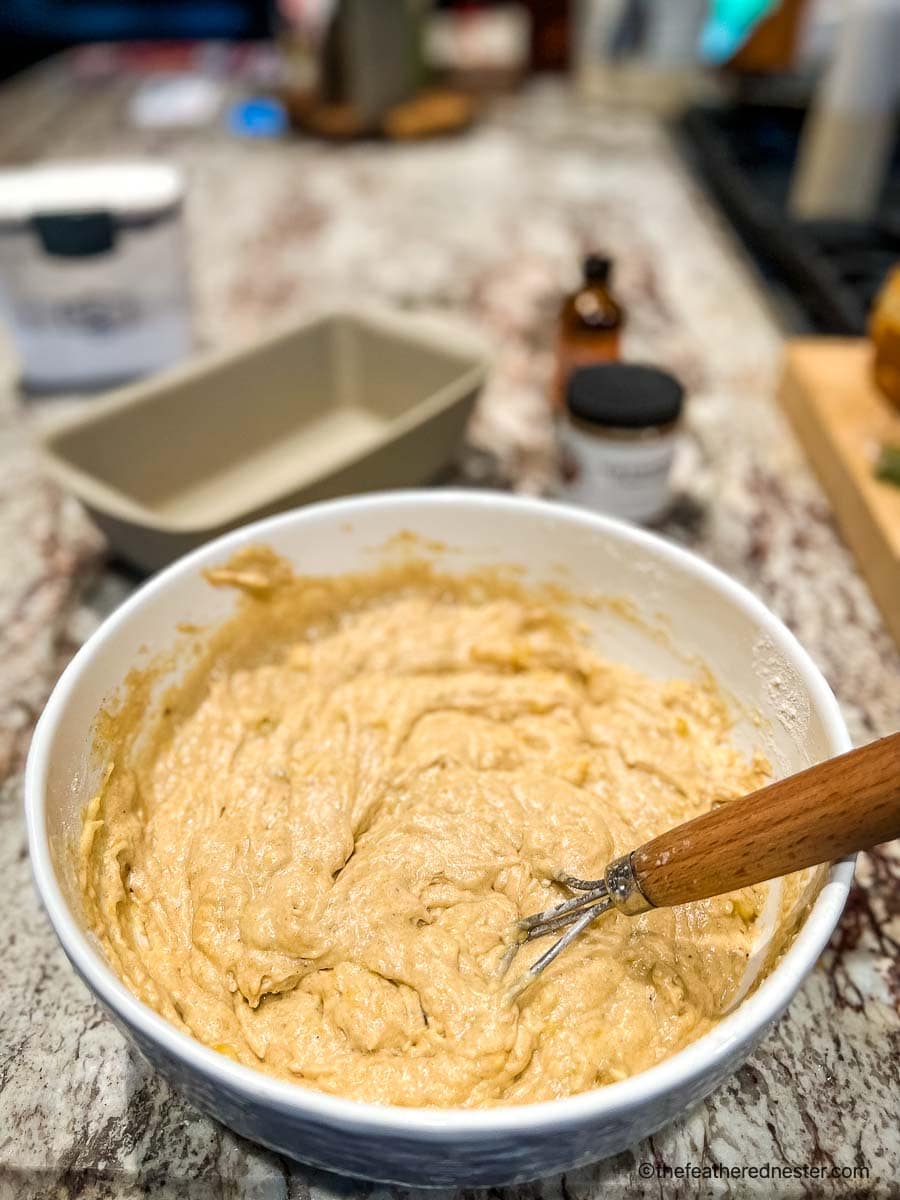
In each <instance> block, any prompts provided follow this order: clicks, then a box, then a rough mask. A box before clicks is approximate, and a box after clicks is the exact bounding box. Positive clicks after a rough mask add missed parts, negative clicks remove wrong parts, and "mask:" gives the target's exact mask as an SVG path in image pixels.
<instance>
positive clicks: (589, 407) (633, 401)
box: [566, 363, 684, 429]
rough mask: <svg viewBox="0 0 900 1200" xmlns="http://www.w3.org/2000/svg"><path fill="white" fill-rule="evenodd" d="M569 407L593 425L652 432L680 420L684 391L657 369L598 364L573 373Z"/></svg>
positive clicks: (674, 380) (567, 402) (568, 396)
mask: <svg viewBox="0 0 900 1200" xmlns="http://www.w3.org/2000/svg"><path fill="white" fill-rule="evenodd" d="M566 405H567V407H568V409H569V412H570V413H571V414H572V416H573V417H575V418H576V419H577V420H579V421H585V422H587V423H588V424H591V425H605V426H607V427H612V428H614V429H648V428H652V427H653V426H655V425H671V424H672V422H673V421H677V420H678V418H679V416H680V415H681V410H682V408H683V406H684V388H683V387H682V386H681V384H680V383H679V382H678V380H677V379H676V378H675V377H674V375H669V374H668V373H667V372H666V371H660V370H659V369H658V368H656V367H644V366H640V365H639V364H637V363H598V364H597V365H596V366H593V367H579V368H577V369H576V370H575V371H573V372H572V374H571V375H570V377H569V385H568V389H567V394H566Z"/></svg>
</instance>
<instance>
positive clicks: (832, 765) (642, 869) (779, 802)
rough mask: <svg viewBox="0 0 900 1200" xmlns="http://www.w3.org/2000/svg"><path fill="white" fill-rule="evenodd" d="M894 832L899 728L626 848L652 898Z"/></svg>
mask: <svg viewBox="0 0 900 1200" xmlns="http://www.w3.org/2000/svg"><path fill="white" fill-rule="evenodd" d="M898 836H900V733H894V734H891V735H890V737H886V738H881V740H880V741H877V742H872V743H871V744H870V745H868V746H863V747H862V748H861V749H859V750H851V751H850V753H849V754H842V755H840V756H839V757H838V758H832V759H829V760H828V761H827V762H824V763H820V764H819V765H818V766H815V767H810V768H809V770H807V771H801V772H800V773H799V774H798V775H791V776H789V777H788V778H787V779H780V780H779V781H778V782H777V783H771V784H769V785H768V787H764V788H760V789H759V791H756V792H751V793H750V795H748V796H743V797H742V798H741V799H740V800H732V801H729V802H728V803H726V804H723V805H722V806H721V807H720V808H716V809H714V810H713V811H712V812H708V813H705V814H704V815H703V816H702V817H697V818H696V819H695V820H693V821H688V822H686V823H685V824H684V825H679V826H677V827H676V828H675V829H671V830H669V832H668V833H663V834H661V835H660V836H659V837H657V838H654V839H653V841H651V842H647V843H646V845H644V846H641V847H640V848H639V849H637V850H635V851H634V852H633V854H632V855H631V865H632V870H633V872H634V875H635V877H636V880H637V882H638V884H639V885H640V889H641V891H642V892H643V893H644V896H645V897H646V898H647V900H649V901H650V903H651V904H653V905H655V906H656V907H668V906H670V905H674V904H686V903H687V902H688V901H691V900H705V899H706V898H707V897H708V896H718V895H721V894H722V893H723V892H731V891H734V890H735V889H736V888H741V887H747V886H748V885H749V884H752V883H762V882H764V881H765V880H767V879H774V878H775V877H776V876H778V875H787V874H789V873H790V872H791V871H799V870H801V869H802V868H803V867H811V866H814V865H815V864H817V863H824V862H831V861H832V860H833V859H836V858H841V857H843V856H844V855H845V854H850V853H852V852H853V851H855V850H865V849H868V847H870V846H875V845H877V844H878V843H879V842H886V841H889V840H890V839H891V838H895V837H898Z"/></svg>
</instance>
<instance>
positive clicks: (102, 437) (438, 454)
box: [39, 311, 487, 571]
mask: <svg viewBox="0 0 900 1200" xmlns="http://www.w3.org/2000/svg"><path fill="white" fill-rule="evenodd" d="M486 368H487V362H486V356H485V353H484V349H483V347H481V346H480V345H478V344H476V343H475V342H474V341H473V340H471V339H469V338H468V337H463V336H462V335H460V334H459V333H458V331H456V330H450V329H447V328H443V327H438V326H436V325H435V323H434V322H433V321H431V320H425V319H423V318H416V317H411V316H406V315H404V316H399V315H394V314H386V313H380V312H377V313H376V312H359V311H343V312H337V313H330V314H328V315H325V316H322V317H319V318H317V319H315V320H312V321H309V322H305V323H303V324H301V325H295V326H294V327H292V328H290V329H287V330H284V331H282V332H280V333H278V334H275V335H273V336H270V337H269V338H267V339H265V340H263V341H257V342H255V343H254V344H253V345H252V346H250V347H249V348H245V349H241V350H238V351H234V352H230V353H224V354H218V355H215V356H212V357H209V358H205V359H200V360H196V361H195V362H193V363H191V364H188V365H187V366H184V367H180V368H177V369H175V370H173V371H169V372H167V373H165V374H162V375H158V376H156V377H154V378H153V379H152V380H149V381H144V382H141V383H136V384H132V385H131V386H129V387H126V388H122V389H121V390H118V391H116V392H114V393H112V394H110V395H108V396H106V397H104V398H103V399H101V400H97V401H93V402H91V404H90V407H85V408H83V409H82V410H81V411H79V412H78V413H76V414H68V415H66V416H65V417H63V418H60V419H58V420H57V421H56V422H55V423H54V424H53V425H52V426H49V427H45V428H44V430H43V431H42V432H41V433H40V435H39V438H40V442H41V451H42V456H43V459H44V461H45V464H46V467H47V470H48V471H49V473H50V474H51V476H52V477H53V478H54V479H55V480H56V481H57V482H58V483H59V484H61V486H62V487H64V488H66V489H67V490H69V491H70V492H74V494H75V495H76V496H78V497H79V499H80V500H81V501H82V502H83V503H84V505H85V506H86V508H87V509H88V511H89V512H90V514H91V516H92V517H93V518H94V520H95V521H96V522H97V524H98V525H99V526H100V528H101V529H102V530H103V532H104V533H105V534H106V536H107V538H108V539H109V542H110V544H111V546H112V547H113V549H114V550H115V551H117V552H118V553H119V554H120V555H121V556H122V557H123V558H125V559H127V560H128V561H130V562H131V563H133V564H135V565H136V566H138V567H140V568H141V569H143V570H148V571H153V570H156V569H157V568H159V567H161V566H163V565H165V564H166V563H167V562H169V561H171V560H172V559H174V558H176V557H177V556H178V555H180V554H183V553H184V552H185V551H186V550H189V549H192V548H193V547H194V546H197V545H199V544H200V543H202V542H205V541H207V540H208V539H210V538H212V537H216V536H218V535H219V534H220V533H222V532H224V531H226V530H228V529H231V528H233V527H234V526H236V525H240V524H244V523H245V522H246V521H249V520H253V519H255V518H256V517H261V516H264V515H267V514H269V513H273V512H278V511H281V510H283V509H287V508H293V507H295V506H297V505H300V504H306V503H309V502H310V501H313V500H322V499H326V498H328V497H332V496H339V495H344V494H347V493H351V492H363V491H371V490H376V489H384V488H397V487H407V486H412V485H415V484H421V483H426V482H428V481H429V480H431V479H433V478H434V477H435V476H436V475H437V474H438V473H439V472H440V471H441V469H442V468H444V467H446V466H447V464H448V463H449V462H450V461H451V460H452V458H453V457H454V455H455V453H456V451H457V448H458V446H459V443H460V440H461V438H462V435H463V431H464V429H465V425H466V421H467V419H468V417H469V414H470V413H471V411H472V407H473V405H474V403H475V400H476V397H477V395H478V391H479V388H480V386H481V383H482V381H483V379H484V375H485V371H486Z"/></svg>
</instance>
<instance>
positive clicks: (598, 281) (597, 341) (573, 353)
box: [554, 254, 625, 409]
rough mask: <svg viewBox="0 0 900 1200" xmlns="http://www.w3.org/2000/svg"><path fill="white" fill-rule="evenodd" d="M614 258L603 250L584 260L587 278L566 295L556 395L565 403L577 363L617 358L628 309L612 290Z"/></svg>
mask: <svg viewBox="0 0 900 1200" xmlns="http://www.w3.org/2000/svg"><path fill="white" fill-rule="evenodd" d="M611 274H612V262H611V260H610V259H608V258H604V257H603V256H602V255H600V254H589V255H588V256H587V258H586V259H585V260H584V282H583V283H582V285H581V287H580V288H578V290H577V291H575V292H573V293H572V294H571V295H570V296H567V297H566V300H565V302H564V303H563V306H562V309H561V310H560V314H559V331H558V335H557V344H556V380H555V387H554V399H555V404H556V407H557V408H558V409H562V408H564V407H565V402H566V388H567V387H568V383H569V376H570V375H571V373H572V371H573V370H574V369H575V368H576V367H592V366H594V365H595V363H604V362H615V361H616V360H617V359H618V357H619V344H620V340H621V336H622V327H623V326H624V324H625V313H624V311H623V309H622V306H621V305H620V304H619V303H618V301H617V300H616V298H615V296H614V295H613V294H612V292H611V291H610V287H609V283H610V276H611Z"/></svg>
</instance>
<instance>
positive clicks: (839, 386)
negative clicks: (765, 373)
mask: <svg viewBox="0 0 900 1200" xmlns="http://www.w3.org/2000/svg"><path fill="white" fill-rule="evenodd" d="M871 356H872V347H871V343H869V342H868V341H866V340H865V339H863V338H798V339H796V340H793V341H791V342H789V343H788V347H787V353H786V356H785V363H784V372H783V375H782V379H781V387H780V389H779V396H780V400H781V404H782V406H783V408H784V410H785V412H786V413H787V414H788V416H789V417H790V420H791V423H792V424H793V426H794V429H795V431H796V433H797V436H798V437H799V438H800V440H801V442H802V443H803V445H804V447H805V449H806V453H807V455H808V456H809V460H810V462H811V463H812V466H813V468H814V469H815V471H816V473H817V475H818V476H819V480H820V482H821V484H822V487H823V488H824V489H825V491H826V493H827V494H828V498H829V500H830V501H831V504H832V506H833V508H834V512H835V516H836V518H837V522H838V525H839V526H840V529H841V532H842V533H843V535H844V538H845V539H846V541H847V543H848V545H849V546H850V548H851V549H852V550H853V552H854V554H855V555H856V557H857V559H858V560H859V564H860V567H861V568H862V571H863V574H864V575H865V577H866V579H867V580H868V583H869V587H870V588H871V589H872V595H873V596H874V597H875V600H876V602H877V604H878V606H879V607H880V609H881V611H882V613H883V614H884V619H885V621H886V623H887V626H888V628H889V629H890V630H891V632H892V633H893V635H894V637H895V638H896V639H897V642H898V643H900V488H898V487H895V486H894V485H893V484H890V483H884V482H883V481H881V480H878V479H876V478H875V476H874V475H873V473H872V468H873V466H874V463H875V459H876V458H877V455H878V451H879V448H880V446H881V443H882V442H885V441H890V442H894V443H896V444H898V445H900V413H898V412H897V411H896V410H895V409H894V408H893V407H892V405H891V404H890V403H889V402H888V400H887V399H885V397H884V396H882V394H881V392H880V391H878V389H877V388H876V387H875V384H874V383H873V382H872V378H871V370H870V368H871Z"/></svg>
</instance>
